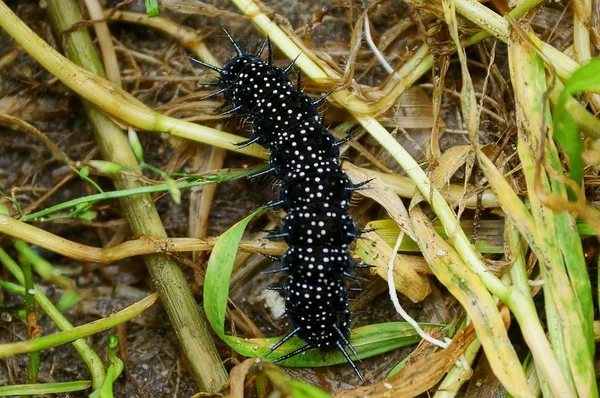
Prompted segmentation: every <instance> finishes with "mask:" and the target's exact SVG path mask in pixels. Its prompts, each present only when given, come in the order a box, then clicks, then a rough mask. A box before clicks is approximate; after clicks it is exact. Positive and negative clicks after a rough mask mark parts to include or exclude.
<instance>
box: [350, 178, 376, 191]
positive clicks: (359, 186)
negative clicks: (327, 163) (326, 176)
mask: <svg viewBox="0 0 600 398" xmlns="http://www.w3.org/2000/svg"><path fill="white" fill-rule="evenodd" d="M374 179H375V177H373V178H370V179H368V180H366V181H363V182H359V183H358V184H354V185H353V186H351V187H346V191H360V190H361V189H367V188H368V187H367V188H363V187H364V186H365V185H367V184H368V183H370V182H371V181H373V180H374Z"/></svg>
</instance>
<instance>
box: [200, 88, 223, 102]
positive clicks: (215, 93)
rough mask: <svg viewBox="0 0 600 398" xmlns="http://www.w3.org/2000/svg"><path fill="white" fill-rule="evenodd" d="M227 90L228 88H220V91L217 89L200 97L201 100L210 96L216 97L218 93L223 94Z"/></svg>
mask: <svg viewBox="0 0 600 398" xmlns="http://www.w3.org/2000/svg"><path fill="white" fill-rule="evenodd" d="M225 91H227V89H225V88H222V89H220V90H218V91H215V92H214V93H211V94H208V95H205V96H204V97H202V98H200V101H204V100H207V99H209V98H212V97H216V96H217V95H221V94H223V93H224V92H225Z"/></svg>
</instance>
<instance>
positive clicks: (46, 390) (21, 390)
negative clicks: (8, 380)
mask: <svg viewBox="0 0 600 398" xmlns="http://www.w3.org/2000/svg"><path fill="white" fill-rule="evenodd" d="M91 385H92V383H91V382H90V381H89V380H83V381H68V382H63V383H41V384H20V385H16V386H4V387H0V397H9V396H15V395H46V394H62V393H66V392H73V391H83V390H87V389H88V388H90V386H91Z"/></svg>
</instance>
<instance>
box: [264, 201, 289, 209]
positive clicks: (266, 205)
mask: <svg viewBox="0 0 600 398" xmlns="http://www.w3.org/2000/svg"><path fill="white" fill-rule="evenodd" d="M284 203H285V200H283V199H282V200H278V201H275V202H271V203H267V204H264V205H262V206H261V208H262V209H270V208H272V207H279V206H281V205H282V204H284Z"/></svg>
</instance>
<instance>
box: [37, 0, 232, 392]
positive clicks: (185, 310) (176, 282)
mask: <svg viewBox="0 0 600 398" xmlns="http://www.w3.org/2000/svg"><path fill="white" fill-rule="evenodd" d="M48 14H49V17H50V21H51V23H52V26H53V28H54V30H55V32H56V34H57V36H58V37H62V32H63V31H65V30H66V29H68V28H69V27H71V26H72V25H73V24H74V23H76V22H78V21H80V20H81V19H82V15H81V13H80V12H79V8H78V5H77V2H75V1H72V0H49V1H48ZM66 43H67V53H68V54H69V57H70V58H71V59H72V60H73V61H74V62H75V63H76V64H78V65H79V66H81V67H83V68H84V69H87V70H89V71H90V72H92V73H93V74H94V75H98V76H101V77H103V75H104V72H103V69H102V65H101V64H100V60H99V58H98V55H97V54H96V51H95V48H94V46H93V44H92V40H91V37H90V36H89V33H88V31H87V30H84V29H79V30H77V31H75V32H72V33H71V34H69V36H68V37H67V40H66ZM67 80H68V79H67ZM83 106H84V110H85V112H86V114H87V117H88V119H89V121H90V124H91V126H92V129H93V131H94V134H95V136H96V141H97V143H98V146H99V148H100V152H101V153H102V156H103V158H104V160H107V161H111V162H114V163H118V164H121V165H123V166H125V167H127V168H130V169H132V170H134V171H135V172H137V173H139V172H140V170H139V167H138V164H137V161H136V158H135V156H134V154H133V152H132V150H131V147H130V146H129V143H128V140H127V138H126V137H125V135H124V134H123V131H121V129H120V128H119V127H118V126H117V125H116V124H115V123H114V122H112V120H110V118H108V117H107V116H106V115H105V114H104V112H103V111H101V110H100V109H99V108H97V107H96V106H95V105H93V104H91V103H90V102H87V101H83ZM113 182H114V184H115V186H116V188H117V189H118V190H121V189H132V188H139V187H141V186H143V183H142V182H141V181H136V180H132V179H128V178H126V177H123V176H121V175H117V176H114V178H113ZM121 205H122V207H123V210H124V213H125V216H126V217H127V220H128V222H129V225H130V227H131V230H132V232H133V233H134V234H135V235H146V236H150V237H155V238H165V237H166V233H165V230H164V227H163V225H162V222H161V220H160V217H159V215H158V212H157V211H156V208H155V207H154V204H153V202H152V199H151V198H150V195H148V194H141V195H135V196H130V197H126V198H122V199H121ZM144 261H145V262H146V265H147V266H148V270H149V271H150V274H151V276H152V280H153V282H154V284H155V287H156V289H157V291H158V293H159V295H160V297H161V300H162V303H163V305H164V307H165V309H166V311H167V313H168V314H169V318H170V319H171V322H172V324H173V328H174V329H175V332H176V333H177V337H178V338H179V342H180V344H181V348H182V350H183V351H184V353H185V355H186V356H187V358H188V360H189V364H190V366H191V369H192V371H193V373H194V376H195V377H196V380H197V381H198V383H199V385H200V389H201V390H202V391H208V392H212V393H214V392H217V391H219V390H220V389H221V387H222V386H223V385H224V383H226V382H227V379H228V378H227V373H226V372H225V368H224V367H223V364H222V362H221V359H220V357H219V354H218V352H217V350H216V347H215V345H214V342H213V340H212V336H211V335H210V332H209V330H208V328H207V324H206V320H205V319H204V316H203V315H201V313H200V312H199V309H198V305H197V304H196V301H195V299H194V297H193V295H192V292H191V290H190V289H189V287H188V285H187V282H186V280H185V278H184V276H183V273H182V272H181V270H180V269H179V265H178V264H177V263H176V262H175V261H173V260H171V259H170V258H169V257H167V256H166V255H164V254H153V255H147V256H145V257H144Z"/></svg>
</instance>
